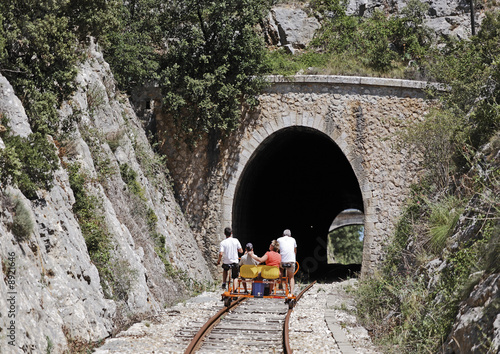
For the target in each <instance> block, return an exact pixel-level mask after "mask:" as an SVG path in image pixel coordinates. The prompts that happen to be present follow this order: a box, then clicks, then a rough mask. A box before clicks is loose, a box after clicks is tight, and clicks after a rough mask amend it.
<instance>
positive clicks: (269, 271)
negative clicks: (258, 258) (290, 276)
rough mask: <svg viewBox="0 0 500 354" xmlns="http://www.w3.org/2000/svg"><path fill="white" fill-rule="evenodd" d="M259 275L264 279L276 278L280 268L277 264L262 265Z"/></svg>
mask: <svg viewBox="0 0 500 354" xmlns="http://www.w3.org/2000/svg"><path fill="white" fill-rule="evenodd" d="M261 276H262V278H264V279H278V278H279V277H280V268H279V267H278V266H268V265H265V266H262V269H261Z"/></svg>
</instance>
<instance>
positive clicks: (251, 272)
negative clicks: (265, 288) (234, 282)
mask: <svg viewBox="0 0 500 354" xmlns="http://www.w3.org/2000/svg"><path fill="white" fill-rule="evenodd" d="M258 275H259V267H257V266H253V265H248V264H244V265H242V266H241V267H240V277H242V278H247V279H253V278H257V276H258Z"/></svg>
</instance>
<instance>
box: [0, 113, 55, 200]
mask: <svg viewBox="0 0 500 354" xmlns="http://www.w3.org/2000/svg"><path fill="white" fill-rule="evenodd" d="M0 123H4V124H5V126H7V122H6V120H5V119H3V120H2V122H0ZM9 133H10V130H9V129H6V130H5V131H4V132H3V133H0V136H1V137H2V140H3V141H4V143H5V149H2V150H0V183H1V184H3V185H7V184H12V185H14V186H17V187H18V188H19V189H20V190H21V192H23V194H24V195H25V196H26V197H27V198H28V199H35V198H37V194H36V192H37V190H38V189H50V188H51V187H52V176H53V173H54V171H55V170H56V169H57V168H58V167H59V158H58V156H57V154H56V149H55V146H54V144H53V143H51V142H50V141H48V139H47V137H46V136H44V135H43V134H41V133H33V134H30V135H29V136H28V137H26V138H23V137H20V136H13V135H11V134H9Z"/></svg>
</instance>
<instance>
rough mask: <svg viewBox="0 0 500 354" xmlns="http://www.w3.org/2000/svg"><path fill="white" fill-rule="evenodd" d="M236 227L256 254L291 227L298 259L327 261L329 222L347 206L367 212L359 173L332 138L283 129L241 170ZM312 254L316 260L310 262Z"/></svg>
mask: <svg viewBox="0 0 500 354" xmlns="http://www.w3.org/2000/svg"><path fill="white" fill-rule="evenodd" d="M232 201H233V203H232V208H231V209H232V213H231V218H232V227H233V230H234V233H235V235H237V237H238V239H239V240H240V242H241V243H242V245H245V244H246V243H247V242H252V243H253V244H254V246H255V251H256V253H257V254H259V255H262V254H264V253H265V252H266V251H267V248H268V246H269V243H270V241H271V239H275V238H278V237H279V236H281V233H282V231H283V229H285V228H289V229H291V230H292V233H293V235H294V237H295V238H296V239H297V242H298V243H299V244H300V251H299V254H298V257H297V258H298V260H299V262H300V261H301V260H306V258H307V261H308V262H309V263H311V262H312V263H317V264H318V265H320V264H326V262H327V260H326V240H327V235H328V231H329V228H330V225H331V224H332V221H333V220H334V219H335V217H336V216H337V215H338V214H339V213H340V212H342V211H343V210H345V209H349V208H356V209H358V210H364V203H363V196H362V194H361V189H360V185H359V183H358V178H357V176H356V173H355V171H354V170H353V168H352V167H351V164H350V162H349V161H348V159H347V157H346V156H345V154H344V153H343V152H342V150H341V149H340V148H339V146H338V145H337V144H336V143H335V142H334V141H333V139H332V138H331V137H329V136H328V135H326V134H324V133H323V132H321V131H319V130H317V129H313V128H310V127H303V126H291V127H286V128H283V129H280V130H278V131H276V132H274V133H273V134H270V135H269V136H268V137H266V138H265V139H263V141H262V142H261V143H260V144H259V145H258V146H257V148H256V149H255V150H254V151H253V153H252V154H251V155H250V157H249V158H248V160H247V161H246V164H245V166H244V168H243V169H242V170H241V173H240V174H239V177H238V181H237V183H236V186H235V188H234V194H233V200H232ZM311 257H313V260H311Z"/></svg>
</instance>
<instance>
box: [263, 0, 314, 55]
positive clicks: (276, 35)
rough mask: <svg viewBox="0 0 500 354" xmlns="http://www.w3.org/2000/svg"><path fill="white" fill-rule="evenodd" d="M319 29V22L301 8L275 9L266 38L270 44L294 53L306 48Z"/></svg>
mask: <svg viewBox="0 0 500 354" xmlns="http://www.w3.org/2000/svg"><path fill="white" fill-rule="evenodd" d="M319 27H320V24H319V21H318V20H317V19H316V18H315V17H311V16H308V14H307V13H306V12H305V11H304V10H303V9H301V8H296V7H287V6H279V7H273V8H272V10H271V13H270V15H269V18H268V26H267V31H266V34H267V35H266V38H267V41H268V43H269V44H271V45H276V46H283V47H286V48H288V49H289V50H290V51H291V52H293V51H294V50H295V49H303V48H305V47H306V46H307V45H308V44H309V42H310V41H311V40H312V38H313V36H314V32H315V31H316V30H317V29H318V28H319Z"/></svg>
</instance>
